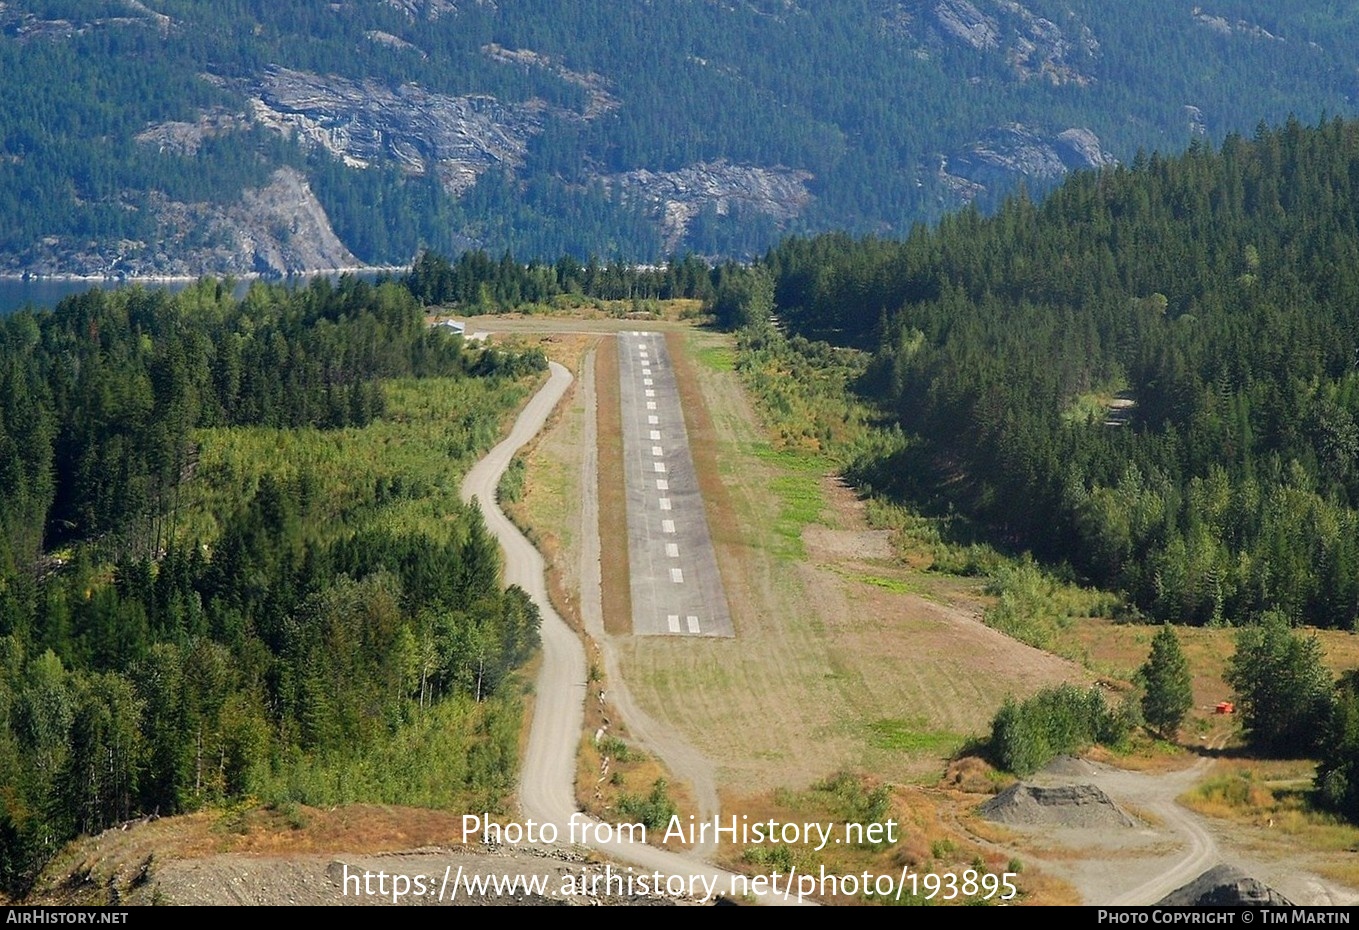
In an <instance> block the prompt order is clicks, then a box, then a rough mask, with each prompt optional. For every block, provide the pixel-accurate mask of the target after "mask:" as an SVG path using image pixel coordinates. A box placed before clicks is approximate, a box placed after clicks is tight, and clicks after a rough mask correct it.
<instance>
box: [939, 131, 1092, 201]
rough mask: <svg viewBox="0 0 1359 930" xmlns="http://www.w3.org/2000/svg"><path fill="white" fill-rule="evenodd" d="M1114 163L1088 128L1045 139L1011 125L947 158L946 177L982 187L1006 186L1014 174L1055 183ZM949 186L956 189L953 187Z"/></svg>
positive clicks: (991, 133)
mask: <svg viewBox="0 0 1359 930" xmlns="http://www.w3.org/2000/svg"><path fill="white" fill-rule="evenodd" d="M1111 164H1114V158H1113V156H1112V155H1110V154H1109V153H1108V152H1106V151H1104V149H1103V147H1102V146H1101V145H1100V141H1099V137H1098V136H1096V135H1095V134H1094V133H1093V132H1091V131H1090V130H1088V129H1079V128H1075V129H1067V130H1064V131H1062V132H1060V133H1058V134H1057V135H1056V136H1054V137H1051V138H1045V137H1043V136H1040V135H1039V134H1037V133H1035V132H1033V131H1032V130H1030V129H1028V128H1026V127H1024V126H1021V125H1020V124H1018V123H1014V124H1012V125H1010V126H1004V127H999V128H997V129H994V130H992V131H991V132H989V133H987V135H986V136H985V137H983V138H982V139H981V140H979V141H977V142H974V143H973V144H972V145H970V146H968V147H967V148H966V149H964V150H962V151H961V152H955V153H953V154H952V155H950V156H948V158H947V159H946V165H947V172H946V173H947V174H948V175H949V176H950V177H954V178H962V179H964V180H966V181H968V182H971V183H973V184H977V185H981V186H982V187H984V188H993V187H1008V186H1009V185H1010V184H1011V183H1012V182H1013V181H1014V179H1015V176H1016V175H1022V176H1024V177H1028V178H1033V179H1034V180H1037V181H1042V182H1049V181H1054V180H1056V179H1058V178H1060V177H1062V176H1063V175H1064V174H1066V173H1067V172H1068V171H1071V170H1076V169H1080V168H1099V167H1102V166H1104V165H1111ZM952 186H956V184H955V185H952Z"/></svg>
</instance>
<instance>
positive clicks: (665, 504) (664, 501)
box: [661, 497, 670, 510]
mask: <svg viewBox="0 0 1359 930" xmlns="http://www.w3.org/2000/svg"><path fill="white" fill-rule="evenodd" d="M661 509H662V510H669V509H670V498H668V497H662V498H661Z"/></svg>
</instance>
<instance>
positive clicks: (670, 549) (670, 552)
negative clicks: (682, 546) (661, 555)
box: [665, 543, 679, 559]
mask: <svg viewBox="0 0 1359 930" xmlns="http://www.w3.org/2000/svg"><path fill="white" fill-rule="evenodd" d="M665 554H666V555H667V556H669V557H670V558H672V559H678V558H679V544H678V543H666V544H665Z"/></svg>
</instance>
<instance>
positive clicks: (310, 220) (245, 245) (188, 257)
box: [3, 168, 359, 278]
mask: <svg viewBox="0 0 1359 930" xmlns="http://www.w3.org/2000/svg"><path fill="white" fill-rule="evenodd" d="M144 208H145V209H147V210H148V211H150V212H151V213H152V214H153V215H154V216H155V217H156V221H157V234H156V236H155V238H154V239H153V240H152V241H149V242H147V241H141V240H133V239H123V240H119V241H112V240H106V241H75V240H72V239H70V238H66V237H59V236H49V237H46V238H44V239H43V240H41V241H40V242H38V243H35V245H34V246H33V248H32V249H30V250H28V251H27V252H26V253H25V254H23V255H21V256H16V258H15V261H14V262H13V263H12V264H11V265H10V267H7V268H5V269H3V270H5V271H8V272H17V271H26V272H28V273H30V274H35V275H84V276H90V277H107V278H135V277H176V276H179V277H196V276H198V275H203V274H218V275H223V274H233V275H244V274H260V275H265V276H270V277H278V276H283V275H288V274H300V273H302V272H307V271H316V270H323V269H338V268H352V267H355V266H357V265H358V264H359V261H358V260H357V259H356V258H355V257H354V255H353V254H352V253H350V251H349V250H348V249H347V248H345V246H344V243H342V242H341V241H340V240H339V238H338V237H337V236H336V235H335V231H334V229H332V228H331V225H330V220H329V218H328V217H327V216H326V213H325V210H324V209H322V207H321V204H320V203H319V202H317V200H316V197H315V195H314V194H313V193H312V190H311V187H310V185H308V184H307V180H306V178H304V177H303V176H302V175H301V174H300V173H299V172H297V171H296V170H294V169H292V168H281V169H279V170H278V171H276V172H274V174H273V176H272V177H271V178H270V181H269V184H267V185H266V186H265V187H262V188H260V189H258V190H251V191H246V192H245V193H244V195H243V196H242V198H241V200H240V202H239V203H236V204H233V205H231V206H227V207H222V206H218V205H215V204H208V203H182V202H179V201H173V200H170V199H169V198H167V197H165V196H163V195H159V194H152V195H151V196H150V198H149V200H148V202H147V204H146V205H145V207H144Z"/></svg>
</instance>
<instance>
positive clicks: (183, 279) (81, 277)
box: [0, 265, 410, 285]
mask: <svg viewBox="0 0 1359 930" xmlns="http://www.w3.org/2000/svg"><path fill="white" fill-rule="evenodd" d="M409 270H410V266H409V265H351V266H348V267H343V268H311V269H308V270H306V271H295V272H289V273H288V274H286V275H273V274H265V273H262V272H259V271H245V272H241V273H240V274H232V273H230V272H227V273H215V272H204V273H203V274H197V275H189V274H165V275H116V274H113V275H109V274H105V275H98V274H75V273H69V272H59V273H54V274H35V273H33V272H20V273H15V272H10V271H6V272H0V281H14V282H18V283H21V284H30V283H32V284H40V283H44V282H56V283H61V284H80V283H89V284H91V285H99V284H119V285H122V284H192V283H193V282H195V281H201V280H203V279H207V280H219V281H220V280H223V279H226V278H231V279H233V280H236V281H271V282H273V281H277V282H284V281H292V280H296V279H298V278H314V277H316V276H318V275H343V274H382V273H384V272H385V273H404V272H407V271H409Z"/></svg>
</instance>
